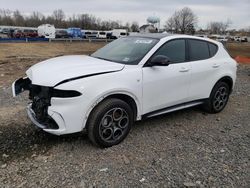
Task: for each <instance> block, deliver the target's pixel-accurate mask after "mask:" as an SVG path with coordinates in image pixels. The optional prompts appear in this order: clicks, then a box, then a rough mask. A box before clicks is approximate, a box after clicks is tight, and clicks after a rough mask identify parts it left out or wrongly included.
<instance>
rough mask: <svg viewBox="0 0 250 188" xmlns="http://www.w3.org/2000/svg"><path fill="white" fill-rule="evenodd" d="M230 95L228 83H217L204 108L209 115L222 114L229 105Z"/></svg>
mask: <svg viewBox="0 0 250 188" xmlns="http://www.w3.org/2000/svg"><path fill="white" fill-rule="evenodd" d="M229 94H230V92H229V86H228V84H227V83H225V82H219V83H217V84H216V85H215V86H214V88H213V90H212V92H211V94H210V97H209V99H207V101H206V102H205V103H204V105H203V108H204V109H205V111H207V112H209V113H218V112H221V111H222V110H223V109H224V108H225V106H226V105H227V102H228V99H229Z"/></svg>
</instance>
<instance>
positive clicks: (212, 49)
mask: <svg viewBox="0 0 250 188" xmlns="http://www.w3.org/2000/svg"><path fill="white" fill-rule="evenodd" d="M208 46H209V50H210V57H213V56H214V55H215V54H216V53H217V46H216V45H215V44H212V43H208Z"/></svg>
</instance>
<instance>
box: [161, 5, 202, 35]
mask: <svg viewBox="0 0 250 188" xmlns="http://www.w3.org/2000/svg"><path fill="white" fill-rule="evenodd" d="M197 20H198V18H197V16H196V15H195V14H194V13H193V11H192V10H191V9H190V8H188V7H184V8H183V9H181V10H179V11H176V12H175V13H174V14H173V15H172V16H171V17H170V18H169V19H168V21H167V22H166V25H165V27H166V29H167V30H171V31H172V30H174V31H175V32H177V33H182V34H184V33H187V34H191V33H193V32H194V27H195V25H196V24H197Z"/></svg>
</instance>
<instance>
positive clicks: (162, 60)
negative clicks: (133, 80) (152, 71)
mask: <svg viewBox="0 0 250 188" xmlns="http://www.w3.org/2000/svg"><path fill="white" fill-rule="evenodd" d="M169 64H170V59H169V58H168V57H167V56H165V55H157V56H154V57H153V58H152V59H151V60H150V62H149V64H148V65H149V66H151V67H152V66H168V65H169Z"/></svg>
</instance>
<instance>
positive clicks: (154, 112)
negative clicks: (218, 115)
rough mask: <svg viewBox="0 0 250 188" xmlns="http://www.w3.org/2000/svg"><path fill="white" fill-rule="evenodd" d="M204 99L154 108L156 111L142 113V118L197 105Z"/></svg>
mask: <svg viewBox="0 0 250 188" xmlns="http://www.w3.org/2000/svg"><path fill="white" fill-rule="evenodd" d="M205 100H206V99H201V100H196V101H192V102H187V103H183V104H178V105H174V106H171V107H167V108H163V109H160V110H156V111H153V112H149V113H147V114H144V115H142V119H146V118H150V117H154V116H158V115H162V114H166V113H169V112H174V111H177V110H181V109H185V108H189V107H193V106H197V105H200V104H203V103H204V101H205Z"/></svg>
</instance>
